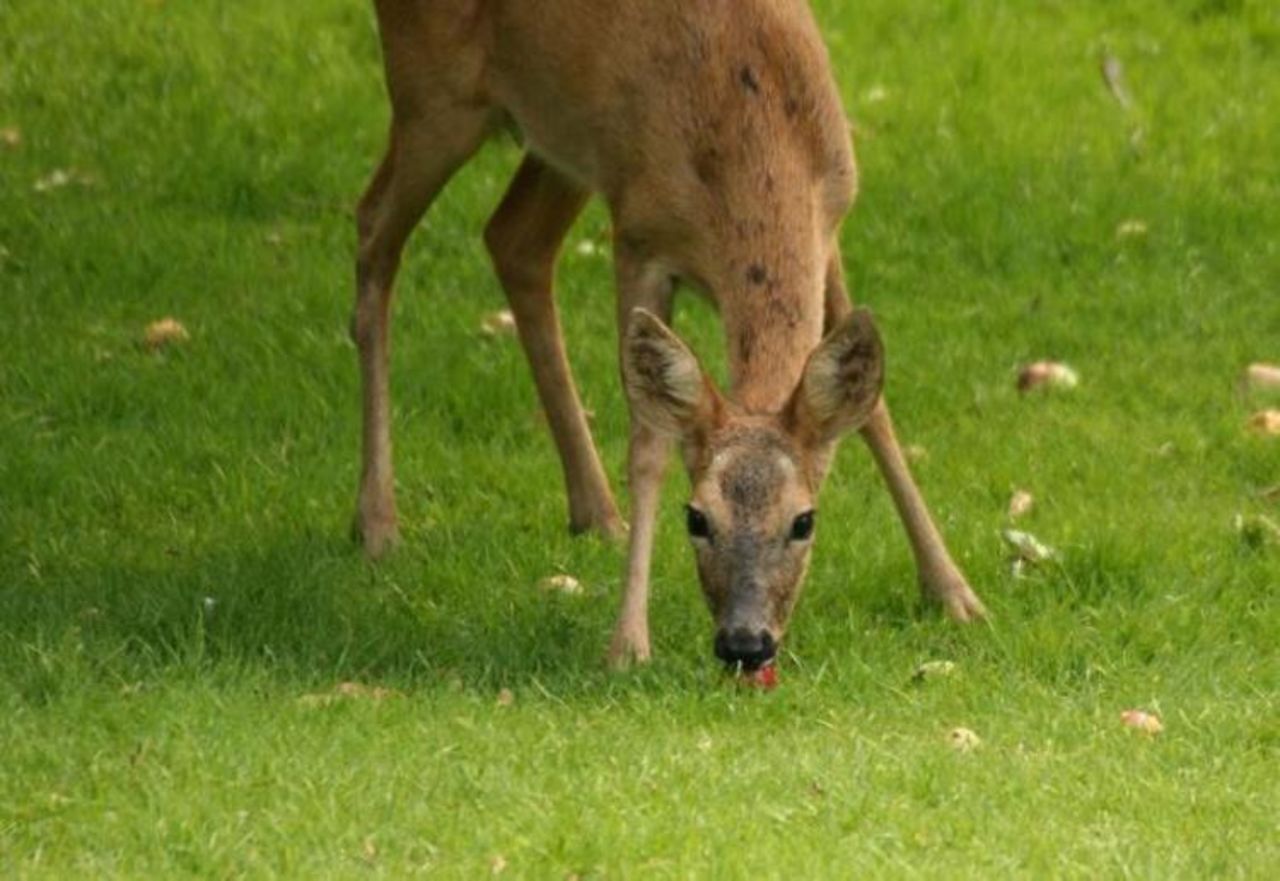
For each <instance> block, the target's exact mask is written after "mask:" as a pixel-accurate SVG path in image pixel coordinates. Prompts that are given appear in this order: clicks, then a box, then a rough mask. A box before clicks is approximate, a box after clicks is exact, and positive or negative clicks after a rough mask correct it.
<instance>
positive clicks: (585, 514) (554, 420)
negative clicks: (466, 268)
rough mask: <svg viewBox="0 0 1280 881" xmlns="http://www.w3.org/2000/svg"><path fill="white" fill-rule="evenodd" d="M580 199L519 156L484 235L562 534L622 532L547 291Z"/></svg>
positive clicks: (535, 162) (531, 159)
mask: <svg viewBox="0 0 1280 881" xmlns="http://www.w3.org/2000/svg"><path fill="white" fill-rule="evenodd" d="M587 198H588V193H587V192H585V191H584V190H582V189H580V188H579V187H577V186H575V185H574V184H573V183H572V182H570V181H568V180H566V179H565V178H564V177H563V176H562V175H560V174H559V173H557V172H556V171H554V170H553V169H551V168H550V167H548V166H547V165H546V164H544V163H543V162H542V161H541V160H539V159H538V158H537V157H535V156H526V157H525V159H524V161H523V163H521V165H520V169H519V170H518V171H517V172H516V176H515V179H514V180H513V181H512V182H511V186H510V188H509V189H508V190H507V194H506V196H505V197H503V200H502V204H501V205H499V206H498V210H497V212H496V213H495V214H494V215H493V218H492V219H491V220H490V221H489V224H488V226H487V227H486V228H485V243H486V245H487V246H488V248H489V253H490V255H491V256H492V257H493V265H494V269H495V270H496V271H497V274H498V279H499V280H500V281H501V282H502V287H503V290H504V291H506V294H507V300H508V302H510V304H511V311H512V313H513V314H514V315H515V319H516V329H517V331H518V332H519V334H520V342H521V344H522V345H523V346H524V351H525V355H526V356H528V359H529V367H530V368H531V370H532V372H533V380H534V383H535V385H536V386H537V389H538V396H539V398H540V399H541V401H542V407H543V410H544V411H545V412H546V414H547V422H548V423H549V424H550V426H551V434H552V436H553V437H554V438H555V442H556V448H557V450H558V451H559V453H560V463H561V466H562V467H563V469H564V480H565V490H566V493H567V495H568V498H569V529H570V531H572V532H574V533H579V532H584V531H586V530H589V529H595V530H598V531H599V532H601V533H603V534H604V535H606V536H609V537H611V538H620V537H621V536H622V535H623V534H624V532H625V526H624V525H623V522H622V518H621V517H620V516H618V509H617V506H616V505H615V504H614V501H613V495H612V493H610V491H609V482H608V480H607V479H606V477H605V474H604V468H603V467H602V466H601V465H600V457H599V455H598V454H597V453H596V448H595V444H594V443H593V442H592V440H591V431H590V429H589V428H588V427H587V419H586V416H585V414H584V413H583V411H582V403H581V402H580V401H579V399H578V392H577V389H575V388H574V383H573V374H572V373H571V372H570V369H569V362H568V359H567V358H566V356H565V349H564V338H563V336H562V334H561V332H560V319H559V317H558V315H557V313H556V304H555V296H554V291H553V281H554V271H555V261H556V255H557V254H558V253H559V250H560V245H561V244H562V243H563V241H564V237H565V234H566V233H567V232H568V231H569V227H570V226H572V224H573V221H574V218H576V217H577V216H578V214H579V213H580V212H581V211H582V207H583V205H585V204H586V201H587Z"/></svg>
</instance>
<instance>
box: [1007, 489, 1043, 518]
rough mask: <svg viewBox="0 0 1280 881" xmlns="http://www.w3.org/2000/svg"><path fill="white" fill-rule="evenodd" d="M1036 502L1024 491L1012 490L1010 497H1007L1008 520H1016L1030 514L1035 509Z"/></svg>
mask: <svg viewBox="0 0 1280 881" xmlns="http://www.w3.org/2000/svg"><path fill="white" fill-rule="evenodd" d="M1035 504H1036V500H1035V498H1034V497H1033V496H1032V495H1031V493H1029V492H1027V491H1026V490H1025V489H1019V490H1014V493H1013V495H1012V496H1010V497H1009V519H1010V520H1017V519H1018V518H1019V517H1023V516H1025V515H1027V514H1029V513H1031V509H1032V508H1034V507H1035Z"/></svg>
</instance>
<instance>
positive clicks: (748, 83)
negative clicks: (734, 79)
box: [738, 65, 760, 95]
mask: <svg viewBox="0 0 1280 881" xmlns="http://www.w3.org/2000/svg"><path fill="white" fill-rule="evenodd" d="M738 82H740V83H742V88H744V89H746V90H747V91H748V92H750V93H751V94H753V95H758V94H760V81H759V80H758V79H756V73H755V71H754V70H752V69H751V68H750V67H748V66H747V65H743V67H742V69H741V70H740V71H738Z"/></svg>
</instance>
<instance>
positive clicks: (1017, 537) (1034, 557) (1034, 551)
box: [1000, 529, 1058, 563]
mask: <svg viewBox="0 0 1280 881" xmlns="http://www.w3.org/2000/svg"><path fill="white" fill-rule="evenodd" d="M1000 534H1001V535H1002V536H1003V537H1004V540H1005V543H1006V544H1008V545H1009V547H1010V548H1012V549H1013V551H1014V553H1015V554H1016V555H1017V557H1018V559H1020V560H1026V561H1027V562H1028V563H1043V562H1045V561H1046V560H1052V559H1053V558H1054V557H1056V556H1057V555H1058V552H1057V551H1055V550H1054V549H1053V548H1051V547H1049V546H1048V545H1047V544H1045V543H1044V542H1042V541H1040V539H1038V538H1036V537H1035V536H1034V535H1032V534H1031V533H1029V532H1023V531H1021V530H1019V529H1006V530H1004V531H1002V532H1001V533H1000Z"/></svg>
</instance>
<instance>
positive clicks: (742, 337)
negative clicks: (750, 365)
mask: <svg viewBox="0 0 1280 881" xmlns="http://www.w3.org/2000/svg"><path fill="white" fill-rule="evenodd" d="M755 347H756V336H755V334H754V333H752V332H751V331H750V330H748V329H747V328H743V329H742V330H740V331H738V355H739V356H740V357H741V358H742V360H743V362H744V363H745V362H747V361H750V360H751V353H752V351H753V350H754V349H755Z"/></svg>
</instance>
